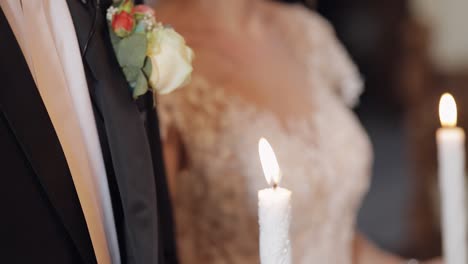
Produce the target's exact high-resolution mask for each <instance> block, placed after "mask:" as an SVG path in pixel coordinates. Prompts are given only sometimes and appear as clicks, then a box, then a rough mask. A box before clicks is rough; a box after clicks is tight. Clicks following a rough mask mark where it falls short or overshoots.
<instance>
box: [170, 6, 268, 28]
mask: <svg viewBox="0 0 468 264" xmlns="http://www.w3.org/2000/svg"><path fill="white" fill-rule="evenodd" d="M261 1H263V0H166V1H162V2H163V3H164V2H165V4H168V5H171V4H173V5H177V6H178V8H180V9H179V10H182V9H183V10H188V11H190V12H191V13H192V14H196V15H199V16H202V17H200V19H207V20H209V21H210V22H211V23H214V24H218V23H221V24H222V25H223V26H225V27H229V28H232V29H236V28H239V27H245V26H247V25H249V24H251V22H252V20H253V19H254V17H255V12H256V10H257V5H258V4H259V2H261ZM193 23H197V22H196V21H193Z"/></svg>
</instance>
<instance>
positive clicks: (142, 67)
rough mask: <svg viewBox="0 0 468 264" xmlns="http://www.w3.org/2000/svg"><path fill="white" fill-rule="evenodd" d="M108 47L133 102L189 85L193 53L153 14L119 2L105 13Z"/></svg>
mask: <svg viewBox="0 0 468 264" xmlns="http://www.w3.org/2000/svg"><path fill="white" fill-rule="evenodd" d="M107 20H108V22H109V23H108V24H109V29H110V30H109V32H110V36H111V41H112V46H113V48H114V51H115V53H116V56H117V60H118V61H119V64H120V66H121V67H122V71H123V73H124V75H125V78H126V79H127V81H128V83H129V86H130V89H131V91H132V94H133V98H134V99H136V98H138V97H139V96H141V95H144V94H145V93H147V92H148V91H153V92H158V93H160V94H167V93H170V92H172V91H174V90H175V89H177V88H179V87H182V86H184V85H185V84H187V83H188V82H189V81H190V77H191V73H192V60H193V57H194V54H193V51H192V49H191V48H190V47H188V46H187V45H186V44H185V40H184V38H183V37H182V36H181V35H180V34H178V33H177V32H176V31H175V30H174V29H173V28H171V27H168V26H164V25H162V24H161V23H159V22H157V21H156V18H155V12H154V10H153V9H152V8H151V7H149V6H147V5H134V2H133V1H132V0H121V1H118V3H116V4H114V5H112V6H111V7H109V9H107Z"/></svg>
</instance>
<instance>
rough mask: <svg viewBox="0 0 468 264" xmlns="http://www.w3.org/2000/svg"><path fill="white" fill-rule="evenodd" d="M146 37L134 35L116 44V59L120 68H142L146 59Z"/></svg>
mask: <svg viewBox="0 0 468 264" xmlns="http://www.w3.org/2000/svg"><path fill="white" fill-rule="evenodd" d="M146 49H147V43H146V35H145V34H141V33H134V34H132V35H130V36H129V37H127V38H123V39H122V40H121V41H120V43H119V44H118V50H117V59H118V61H119V64H120V66H122V67H124V66H133V67H138V68H142V67H143V64H144V62H145V57H146Z"/></svg>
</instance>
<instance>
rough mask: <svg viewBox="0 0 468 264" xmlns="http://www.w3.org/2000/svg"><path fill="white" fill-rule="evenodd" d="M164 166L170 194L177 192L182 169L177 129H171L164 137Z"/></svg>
mask: <svg viewBox="0 0 468 264" xmlns="http://www.w3.org/2000/svg"><path fill="white" fill-rule="evenodd" d="M162 141H163V153H164V164H165V167H166V176H167V181H168V184H169V190H170V194H171V196H172V197H173V195H174V194H175V192H176V189H177V188H176V187H177V186H176V184H175V178H176V176H177V173H178V172H179V170H180V168H181V164H182V162H181V151H180V150H181V141H180V138H179V135H178V133H177V131H176V129H175V128H173V127H169V128H168V129H167V131H166V134H165V136H164V137H163V140H162Z"/></svg>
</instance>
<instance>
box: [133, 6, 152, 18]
mask: <svg viewBox="0 0 468 264" xmlns="http://www.w3.org/2000/svg"><path fill="white" fill-rule="evenodd" d="M133 13H134V14H136V15H150V16H154V9H153V8H151V7H149V6H147V5H136V6H135V7H134V8H133Z"/></svg>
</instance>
